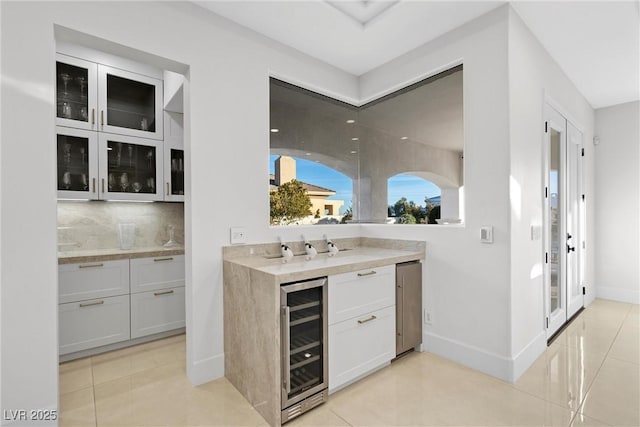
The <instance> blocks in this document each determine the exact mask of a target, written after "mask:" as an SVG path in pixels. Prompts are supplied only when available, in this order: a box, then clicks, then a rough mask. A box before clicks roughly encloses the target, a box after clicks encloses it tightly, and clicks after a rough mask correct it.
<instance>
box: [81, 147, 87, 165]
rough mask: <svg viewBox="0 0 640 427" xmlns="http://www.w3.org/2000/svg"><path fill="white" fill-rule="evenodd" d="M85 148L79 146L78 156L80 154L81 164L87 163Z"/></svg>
mask: <svg viewBox="0 0 640 427" xmlns="http://www.w3.org/2000/svg"><path fill="white" fill-rule="evenodd" d="M86 151H87V150H86V149H85V148H84V147H80V156H82V164H83V165H84V164H86V163H87V157H86V155H87V153H86Z"/></svg>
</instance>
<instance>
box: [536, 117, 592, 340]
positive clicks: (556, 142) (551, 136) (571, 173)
mask: <svg viewBox="0 0 640 427" xmlns="http://www.w3.org/2000/svg"><path fill="white" fill-rule="evenodd" d="M545 114H546V131H545V189H544V194H545V196H544V198H545V200H544V204H545V211H544V222H545V256H544V257H545V275H544V278H545V316H546V328H547V338H550V337H552V336H553V335H554V334H555V333H556V332H557V331H558V330H559V329H560V328H561V327H562V326H563V325H564V324H565V323H566V322H567V320H568V319H569V318H570V317H571V316H572V315H573V314H574V313H575V312H576V311H578V310H579V309H580V307H582V305H583V297H582V283H581V277H580V268H579V260H580V254H581V253H582V251H581V248H580V247H579V244H578V242H580V239H581V238H580V217H581V209H582V206H581V195H580V190H581V188H580V185H581V170H580V158H581V157H580V156H581V150H582V135H581V134H580V132H579V131H577V129H576V128H575V127H573V126H572V125H571V123H569V122H568V121H567V120H566V119H565V118H564V117H563V116H562V115H561V114H560V113H558V112H557V111H556V110H555V109H553V108H552V107H550V106H548V105H547V106H546V113H545Z"/></svg>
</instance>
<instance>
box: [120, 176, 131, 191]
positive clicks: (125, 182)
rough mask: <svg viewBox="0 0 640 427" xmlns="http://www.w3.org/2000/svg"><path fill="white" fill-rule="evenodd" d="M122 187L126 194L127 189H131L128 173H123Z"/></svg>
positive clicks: (121, 177) (121, 178)
mask: <svg viewBox="0 0 640 427" xmlns="http://www.w3.org/2000/svg"><path fill="white" fill-rule="evenodd" d="M120 187H121V188H122V191H123V192H126V191H127V188H129V175H128V174H127V173H126V172H123V173H122V175H120Z"/></svg>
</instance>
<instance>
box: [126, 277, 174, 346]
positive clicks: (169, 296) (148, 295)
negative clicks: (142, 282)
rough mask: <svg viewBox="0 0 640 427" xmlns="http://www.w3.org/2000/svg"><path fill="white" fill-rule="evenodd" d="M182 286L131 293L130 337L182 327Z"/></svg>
mask: <svg viewBox="0 0 640 427" xmlns="http://www.w3.org/2000/svg"><path fill="white" fill-rule="evenodd" d="M184 319H185V310H184V286H182V287H179V288H171V289H163V290H159V291H150V292H140V293H137V294H131V338H139V337H143V336H145V335H151V334H157V333H158V332H164V331H171V330H173V329H178V328H184V326H185V320H184Z"/></svg>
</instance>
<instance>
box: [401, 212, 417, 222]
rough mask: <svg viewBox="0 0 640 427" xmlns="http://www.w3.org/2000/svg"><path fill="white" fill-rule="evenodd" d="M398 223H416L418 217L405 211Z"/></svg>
mask: <svg viewBox="0 0 640 427" xmlns="http://www.w3.org/2000/svg"><path fill="white" fill-rule="evenodd" d="M397 221H398V222H397V224H415V223H416V217H414V216H413V215H411V214H410V213H404V214H402V215H400V217H398V220H397Z"/></svg>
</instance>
